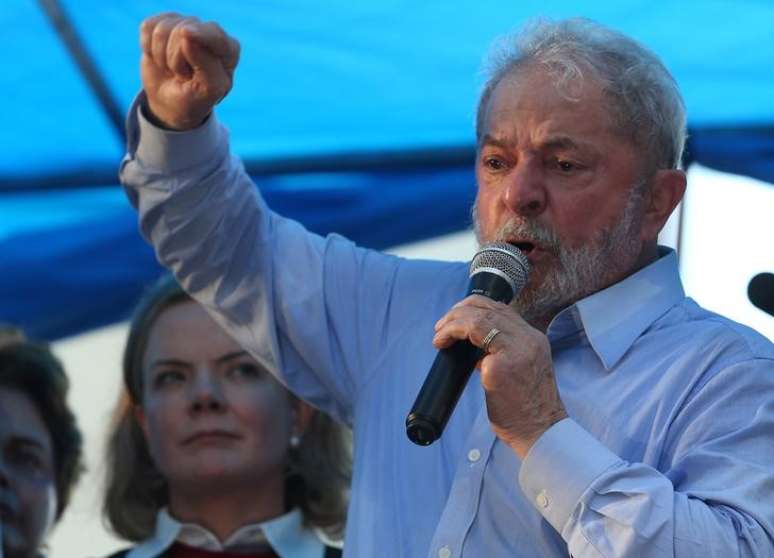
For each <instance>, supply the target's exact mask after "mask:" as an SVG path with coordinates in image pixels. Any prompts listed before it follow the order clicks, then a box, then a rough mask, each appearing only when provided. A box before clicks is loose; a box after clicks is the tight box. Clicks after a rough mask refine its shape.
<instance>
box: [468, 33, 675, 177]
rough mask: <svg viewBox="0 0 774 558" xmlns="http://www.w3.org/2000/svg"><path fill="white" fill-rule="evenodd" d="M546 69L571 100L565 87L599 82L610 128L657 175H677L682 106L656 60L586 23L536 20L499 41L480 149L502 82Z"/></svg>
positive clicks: (489, 72)
mask: <svg viewBox="0 0 774 558" xmlns="http://www.w3.org/2000/svg"><path fill="white" fill-rule="evenodd" d="M527 67H531V68H535V67H543V68H545V69H546V71H548V72H549V73H550V74H551V75H552V76H553V77H554V79H555V83H556V86H557V89H558V90H559V91H560V92H561V93H562V94H563V95H565V96H567V97H568V98H572V97H571V96H570V95H568V94H567V93H566V91H567V90H568V89H567V86H568V85H569V84H577V83H578V82H579V81H582V80H583V79H584V72H588V73H589V74H590V76H589V77H591V78H592V79H595V80H597V81H599V82H600V84H601V85H602V88H603V91H604V94H605V95H606V96H607V97H608V98H609V99H610V101H611V105H610V106H611V108H610V113H611V117H612V119H613V124H614V125H615V126H616V127H617V128H618V130H619V131H621V132H622V133H623V134H625V135H626V136H627V137H629V138H630V139H631V140H632V142H633V143H634V145H635V146H637V147H639V148H642V149H643V150H644V152H645V154H646V160H647V162H648V163H649V164H651V165H653V166H654V167H653V168H654V170H655V169H659V168H677V167H678V166H679V165H680V160H681V157H682V153H683V148H684V146H685V138H686V131H685V122H686V116H685V105H684V103H683V99H682V97H681V95H680V91H679V90H678V88H677V84H676V82H675V80H674V78H673V77H672V75H671V74H670V73H669V71H668V70H667V69H666V67H665V66H664V65H663V64H662V63H661V61H660V60H659V59H658V57H657V56H656V55H655V54H653V53H652V52H650V51H649V50H648V49H646V48H645V47H643V46H642V45H640V44H639V43H637V42H636V41H634V40H633V39H631V38H629V37H627V36H625V35H623V34H622V33H619V32H617V31H613V30H612V29H608V28H606V27H604V26H602V25H600V24H598V23H595V22H593V21H590V20H588V19H583V18H573V19H567V20H563V21H558V22H552V21H547V20H537V21H535V22H533V23H531V24H528V25H527V26H526V27H525V28H524V29H523V30H522V31H521V32H519V33H517V34H516V35H515V36H509V37H506V38H505V39H503V40H501V41H498V43H497V44H496V45H495V47H494V48H493V49H492V52H491V53H490V54H489V57H488V60H487V64H486V67H485V75H486V76H487V81H486V83H485V85H484V89H483V91H482V93H481V98H480V99H479V104H478V110H477V115H476V138H477V142H478V144H479V145H480V143H481V138H482V134H483V127H484V118H485V114H486V108H487V105H488V104H489V100H490V97H491V96H492V92H493V91H494V89H495V87H496V86H497V84H498V83H500V81H501V80H502V79H503V78H504V77H506V76H508V75H511V74H516V73H517V72H518V70H519V69H522V68H527Z"/></svg>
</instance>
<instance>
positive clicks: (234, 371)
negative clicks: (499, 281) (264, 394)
mask: <svg viewBox="0 0 774 558" xmlns="http://www.w3.org/2000/svg"><path fill="white" fill-rule="evenodd" d="M229 374H230V375H231V376H234V377H236V378H250V379H252V378H259V377H261V375H262V374H263V370H262V369H261V368H260V367H259V366H258V365H256V364H251V363H242V364H238V365H237V366H234V367H233V368H231V369H230V370H229Z"/></svg>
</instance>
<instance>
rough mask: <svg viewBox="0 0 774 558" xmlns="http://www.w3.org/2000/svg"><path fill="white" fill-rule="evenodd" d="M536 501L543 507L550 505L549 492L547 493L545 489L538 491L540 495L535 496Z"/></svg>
mask: <svg viewBox="0 0 774 558" xmlns="http://www.w3.org/2000/svg"><path fill="white" fill-rule="evenodd" d="M535 502H537V505H538V506H540V507H541V508H547V507H548V494H546V491H545V490H541V491H540V492H538V495H537V496H535Z"/></svg>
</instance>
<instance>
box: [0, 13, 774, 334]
mask: <svg viewBox="0 0 774 558" xmlns="http://www.w3.org/2000/svg"><path fill="white" fill-rule="evenodd" d="M170 10H174V11H178V12H181V13H186V14H193V15H197V16H199V17H201V18H203V19H213V20H216V21H218V22H219V23H221V25H222V26H223V27H224V28H225V29H226V30H227V31H228V32H229V33H230V34H232V35H234V36H235V37H237V38H238V39H239V40H240V42H241V43H242V60H241V63H240V66H239V68H238V70H237V74H236V80H235V87H234V90H233V91H232V93H231V94H230V95H229V97H228V98H227V99H226V100H225V101H224V102H223V103H222V104H221V105H219V107H218V110H217V112H218V117H219V118H220V119H221V120H222V121H223V122H224V123H225V124H226V125H227V127H228V128H229V129H230V131H231V140H232V148H233V150H234V151H235V152H236V153H237V154H238V155H240V156H241V157H242V158H243V159H244V160H245V161H246V165H247V167H248V169H249V171H250V172H251V174H252V175H253V176H254V178H255V181H256V183H257V184H258V185H259V187H260V188H261V190H262V191H263V192H264V195H265V196H266V198H267V199H268V201H269V203H270V204H271V205H272V207H274V208H275V209H277V210H279V211H281V212H282V213H284V214H286V215H290V216H292V217H295V218H297V219H299V220H300V221H301V222H303V223H304V224H305V225H306V226H307V227H309V228H310V229H312V230H314V231H317V232H320V233H327V232H338V233H341V234H344V235H346V236H348V237H350V238H352V239H354V240H356V241H357V242H359V243H360V244H363V245H366V246H372V247H376V248H384V247H388V246H391V245H396V244H401V243H405V242H409V241H414V240H419V239H422V238H428V237H432V236H437V235H439V234H443V233H448V232H452V231H455V230H459V229H462V228H465V227H466V226H468V225H469V216H468V214H469V207H470V204H471V202H472V199H473V196H474V193H475V185H474V178H473V172H472V160H473V119H474V113H475V104H476V98H477V94H478V91H479V88H480V86H481V81H482V78H481V73H480V67H481V62H482V60H483V56H484V54H485V53H486V51H487V50H488V48H489V47H490V45H491V44H492V42H493V40H494V39H495V38H496V37H498V36H501V35H503V34H504V33H506V32H508V31H510V30H512V29H513V28H515V27H518V26H519V25H520V24H522V23H523V22H524V21H526V20H527V19H529V18H532V17H535V16H546V17H551V18H558V17H566V16H576V15H581V16H586V17H590V18H592V19H596V20H598V21H600V22H602V23H605V24H607V25H610V26H612V27H614V28H616V29H619V30H621V31H624V32H626V33H628V34H630V35H632V36H634V37H635V38H637V39H639V40H640V41H642V42H643V43H645V44H646V45H647V46H649V47H650V48H651V49H652V50H654V51H655V52H656V53H657V54H659V55H660V56H661V57H662V58H663V60H664V61H665V62H666V64H667V66H668V67H669V68H670V69H671V70H672V72H673V73H674V75H675V77H676V79H677V81H678V83H679V84H680V86H681V88H682V91H683V93H684V96H685V99H686V103H687V106H688V113H689V128H690V140H689V150H688V154H687V160H688V162H691V161H699V162H701V163H703V164H705V165H707V166H711V167H714V168H717V169H719V170H724V171H728V172H734V173H739V174H748V175H751V176H754V177H757V178H760V179H763V180H766V181H769V182H774V72H772V71H771V69H772V68H773V67H774V2H768V1H752V0H750V1H747V2H721V1H714V2H708V1H698V0H695V1H686V2H679V3H678V2H645V1H634V0H629V1H627V0H618V1H616V2H612V1H610V2H595V3H593V5H592V6H590V7H580V6H579V4H578V3H577V2H570V1H554V2H551V3H547V2H524V1H522V2H504V1H499V2H498V1H493V0H492V1H488V0H477V1H475V2H474V1H473V0H464V1H463V0H459V1H453V2H436V1H429V2H416V1H411V2H409V1H398V0H393V1H386V0H368V1H364V2H351V1H348V2H344V1H342V0H328V1H325V2H323V1H321V0H317V1H314V0H282V1H260V2H258V1H256V2H245V1H236V0H234V1H227V0H221V1H219V2H205V1H196V0H188V1H170V2H160V1H159V2H156V1H151V0H133V1H131V2H130V1H128V0H125V1H119V0H116V1H110V2H105V1H104V0H101V1H97V0H40V1H39V2H35V1H33V0H5V1H4V2H3V5H2V7H1V8H0V26H1V27H2V29H3V34H2V38H0V48H2V51H3V52H4V53H5V54H6V57H5V59H4V64H3V71H2V72H0V88H1V89H2V91H3V93H4V96H5V98H4V102H3V103H2V109H0V110H2V127H3V128H2V129H3V132H2V134H3V135H2V149H0V320H2V321H9V322H13V323H16V324H19V325H21V326H23V327H24V328H25V329H26V330H27V331H28V332H29V333H30V334H31V335H33V336H35V337H42V338H45V339H56V338H59V337H63V336H66V335H70V334H73V333H78V332H81V331H85V330H88V329H91V328H95V327H98V326H101V325H105V324H109V323H112V322H115V321H118V320H121V319H124V318H126V317H127V313H128V311H129V309H130V308H131V306H132V305H133V304H134V302H135V301H136V299H137V297H138V296H139V294H140V292H141V291H142V289H143V287H144V286H145V285H146V284H147V283H148V282H150V281H152V280H153V279H154V278H155V277H156V276H158V274H159V273H160V268H159V267H158V265H157V264H156V263H155V260H154V257H153V254H152V252H151V250H150V248H148V247H147V246H146V245H145V243H144V242H143V241H142V239H141V238H140V237H139V234H138V232H137V225H136V219H135V215H134V212H133V211H132V210H131V209H130V208H129V206H128V203H127V201H126V200H125V198H124V195H123V193H122V191H121V189H120V186H119V185H118V182H117V178H116V172H117V167H118V163H119V161H120V158H121V156H122V154H123V131H122V125H121V120H122V118H123V113H124V112H125V110H126V109H127V107H128V106H129V104H130V103H131V101H132V98H133V97H134V95H135V94H136V92H137V91H138V89H139V86H140V83H139V47H138V27H139V24H140V22H141V21H142V19H143V18H144V17H147V16H149V15H152V14H155V13H158V12H161V11H170Z"/></svg>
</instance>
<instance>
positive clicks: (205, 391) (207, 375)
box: [191, 369, 226, 412]
mask: <svg viewBox="0 0 774 558" xmlns="http://www.w3.org/2000/svg"><path fill="white" fill-rule="evenodd" d="M222 388H223V386H222V385H221V382H220V379H219V378H218V377H217V376H216V375H215V374H213V373H212V372H211V371H209V370H207V369H202V370H199V371H197V373H196V377H195V379H194V382H193V383H192V392H193V393H192V394H191V410H193V411H194V412H201V411H206V410H208V411H219V410H222V409H224V408H225V406H226V402H225V398H224V396H223V389H222Z"/></svg>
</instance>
